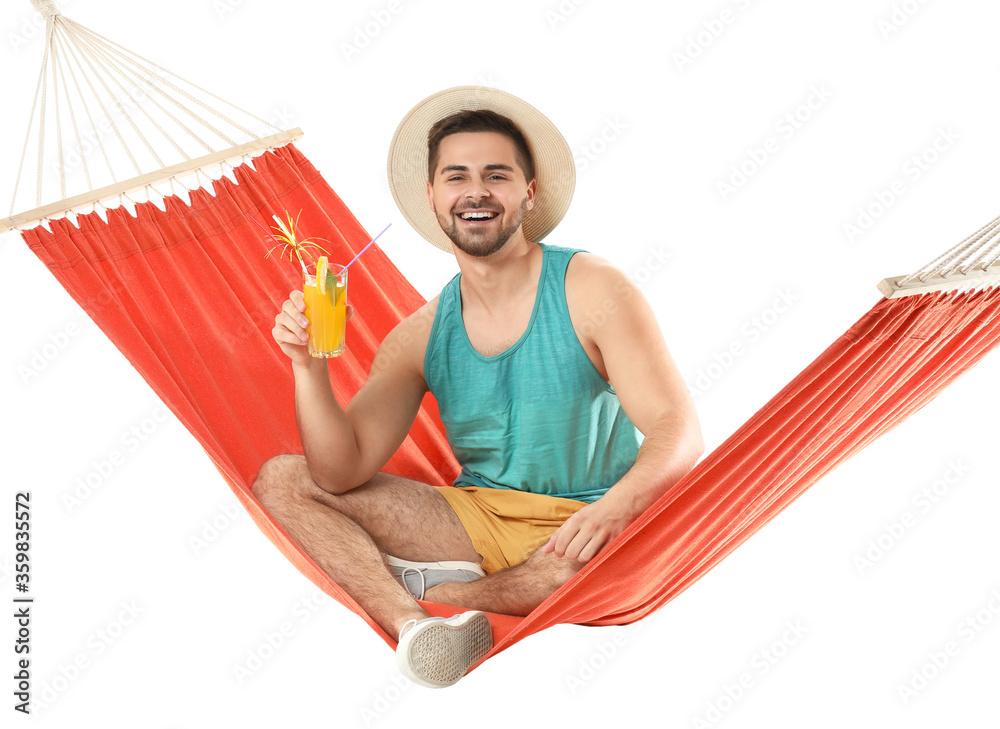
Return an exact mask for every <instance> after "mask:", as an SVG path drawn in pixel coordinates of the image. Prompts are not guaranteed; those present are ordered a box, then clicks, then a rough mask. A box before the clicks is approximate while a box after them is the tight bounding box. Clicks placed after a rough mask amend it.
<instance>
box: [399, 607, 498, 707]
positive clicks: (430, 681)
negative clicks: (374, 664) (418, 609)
mask: <svg viewBox="0 0 1000 729" xmlns="http://www.w3.org/2000/svg"><path fill="white" fill-rule="evenodd" d="M491 648H493V631H492V629H491V628H490V621H489V619H488V618H487V617H486V614H485V613H482V612H479V611H478V610H471V611H469V612H466V613H462V614H461V615H460V616H458V619H455V622H453V623H448V622H446V621H444V620H442V621H441V622H434V623H430V624H424V625H420V624H419V623H418V624H417V625H415V626H413V627H412V628H410V629H409V630H408V631H406V632H405V633H404V634H403V637H402V638H401V639H400V641H399V646H398V647H397V649H396V663H397V665H398V667H399V670H400V672H401V673H402V674H403V675H404V676H406V677H407V678H408V679H410V680H411V681H413V682H414V683H417V684H420V685H421V686H426V687H428V688H444V687H445V686H451V685H452V684H454V683H456V682H457V681H458V680H459V679H460V678H462V676H464V675H465V674H466V673H468V672H469V669H470V668H472V666H474V665H475V664H476V663H477V662H478V661H479V660H480V659H481V658H482V657H483V656H485V655H486V654H487V653H489V652H490V649H491Z"/></svg>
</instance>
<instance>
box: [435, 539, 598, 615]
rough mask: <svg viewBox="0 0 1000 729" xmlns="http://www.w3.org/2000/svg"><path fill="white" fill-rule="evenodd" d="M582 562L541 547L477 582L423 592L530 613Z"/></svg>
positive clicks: (486, 607)
mask: <svg viewBox="0 0 1000 729" xmlns="http://www.w3.org/2000/svg"><path fill="white" fill-rule="evenodd" d="M583 565H584V563H583V562H577V561H575V560H571V559H566V558H565V557H556V556H555V555H554V554H546V553H544V552H542V551H541V550H540V549H539V550H536V551H535V552H533V553H532V554H531V556H530V557H528V559H526V560H525V561H524V562H522V563H521V564H518V565H514V566H513V567H508V568H507V569H503V570H499V571H497V572H493V573H491V574H488V575H486V577H481V578H480V579H478V580H476V581H474V582H445V583H442V584H440V585H435V586H434V587H432V588H431V589H429V590H428V591H427V593H426V594H425V595H424V598H425V599H426V600H429V601H431V602H441V603H446V604H449V605H461V606H463V607H466V608H468V609H470V610H485V611H489V612H494V613H503V614H504V615H527V614H528V613H530V612H531V611H532V610H534V609H535V608H536V607H538V606H539V605H541V604H542V602H543V601H544V600H545V599H546V598H548V597H549V595H551V594H552V593H553V592H555V591H556V590H557V589H559V588H560V587H562V585H564V584H565V583H566V581H567V580H569V578H570V577H572V576H573V575H575V574H576V573H577V572H579V571H580V569H582V568H583Z"/></svg>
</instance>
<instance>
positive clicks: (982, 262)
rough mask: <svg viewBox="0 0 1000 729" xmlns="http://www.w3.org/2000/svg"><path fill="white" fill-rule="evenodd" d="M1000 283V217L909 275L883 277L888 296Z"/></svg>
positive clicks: (882, 284) (882, 288)
mask: <svg viewBox="0 0 1000 729" xmlns="http://www.w3.org/2000/svg"><path fill="white" fill-rule="evenodd" d="M998 283H1000V217H997V218H994V219H993V220H991V221H990V222H988V223H987V224H986V225H984V226H983V227H981V228H980V229H979V230H977V231H976V232H974V233H972V235H969V236H968V237H966V238H964V239H963V240H961V241H960V242H959V243H958V244H957V245H955V246H954V247H953V248H952V249H951V250H949V251H946V252H945V253H943V254H941V255H940V256H938V257H937V258H935V259H934V260H933V261H930V262H929V263H927V264H925V265H924V266H922V267H921V268H918V269H917V270H916V271H914V272H913V273H911V274H909V275H908V276H897V277H895V278H888V279H885V280H883V281H882V282H881V283H880V284H879V285H878V288H879V290H880V291H881V292H882V293H883V294H885V296H886V297H887V298H890V299H891V298H895V297H898V296H908V295H912V294H920V293H925V292H927V291H941V290H945V289H949V290H951V289H954V290H962V289H970V288H978V287H980V286H996V285H997V284H998Z"/></svg>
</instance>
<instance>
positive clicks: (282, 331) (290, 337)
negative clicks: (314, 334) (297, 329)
mask: <svg viewBox="0 0 1000 729" xmlns="http://www.w3.org/2000/svg"><path fill="white" fill-rule="evenodd" d="M271 335H272V336H273V337H274V341H276V342H277V343H278V344H291V345H293V346H296V347H304V346H306V344H308V343H309V337H308V336H306V338H305V339H302V338H301V337H298V336H296V335H295V334H292V333H291V332H290V331H288V330H287V329H286V328H285V327H275V328H274V329H272V330H271Z"/></svg>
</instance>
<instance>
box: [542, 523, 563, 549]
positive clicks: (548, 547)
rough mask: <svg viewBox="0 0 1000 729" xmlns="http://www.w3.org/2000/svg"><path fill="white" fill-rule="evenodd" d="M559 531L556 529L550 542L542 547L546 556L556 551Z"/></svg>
mask: <svg viewBox="0 0 1000 729" xmlns="http://www.w3.org/2000/svg"><path fill="white" fill-rule="evenodd" d="M559 529H562V527H559ZM559 529H556V530H555V531H554V532H552V536H551V537H549V541H547V542H546V543H545V544H543V545H542V552H543V553H544V554H550V553H551V552H552V550H553V549H555V546H556V539H557V538H558V536H559Z"/></svg>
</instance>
